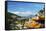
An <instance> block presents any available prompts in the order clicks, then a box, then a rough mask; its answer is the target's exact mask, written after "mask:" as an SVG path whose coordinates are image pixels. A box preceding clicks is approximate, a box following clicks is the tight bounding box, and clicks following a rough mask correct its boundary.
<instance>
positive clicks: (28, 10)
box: [7, 2, 44, 16]
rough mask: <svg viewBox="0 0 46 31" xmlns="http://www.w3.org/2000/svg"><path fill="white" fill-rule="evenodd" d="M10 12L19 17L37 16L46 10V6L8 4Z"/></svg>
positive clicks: (21, 3) (19, 3) (20, 3)
mask: <svg viewBox="0 0 46 31" xmlns="http://www.w3.org/2000/svg"><path fill="white" fill-rule="evenodd" d="M7 6H8V12H11V13H14V14H17V15H19V16H29V15H35V14H37V12H38V11H39V10H41V9H43V8H44V4H37V3H26V2H25V3H24V2H8V5H7Z"/></svg>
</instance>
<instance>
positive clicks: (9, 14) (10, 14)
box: [7, 12, 21, 18]
mask: <svg viewBox="0 0 46 31" xmlns="http://www.w3.org/2000/svg"><path fill="white" fill-rule="evenodd" d="M7 14H8V16H15V17H19V18H21V16H18V15H16V14H13V13H10V12H7Z"/></svg>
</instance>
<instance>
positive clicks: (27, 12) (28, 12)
mask: <svg viewBox="0 0 46 31" xmlns="http://www.w3.org/2000/svg"><path fill="white" fill-rule="evenodd" d="M12 13H14V14H23V15H24V14H25V15H26V14H32V12H30V11H26V12H12Z"/></svg>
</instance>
